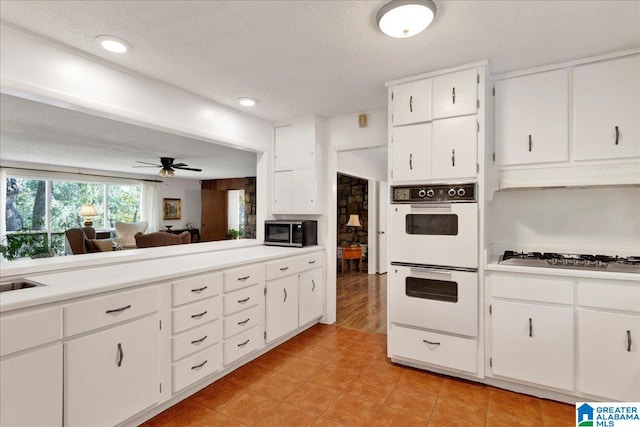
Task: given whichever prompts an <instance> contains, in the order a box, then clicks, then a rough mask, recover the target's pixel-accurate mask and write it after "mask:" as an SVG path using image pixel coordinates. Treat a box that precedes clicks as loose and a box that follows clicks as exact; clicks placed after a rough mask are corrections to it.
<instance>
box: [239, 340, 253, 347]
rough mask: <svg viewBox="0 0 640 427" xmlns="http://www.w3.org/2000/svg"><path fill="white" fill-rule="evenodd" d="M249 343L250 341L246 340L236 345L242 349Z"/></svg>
mask: <svg viewBox="0 0 640 427" xmlns="http://www.w3.org/2000/svg"><path fill="white" fill-rule="evenodd" d="M249 341H251V340H246V341H245V342H241V343H240V344H238V347H244V346H245V345H247V344H249Z"/></svg>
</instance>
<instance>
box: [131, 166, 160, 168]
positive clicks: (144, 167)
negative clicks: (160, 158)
mask: <svg viewBox="0 0 640 427" xmlns="http://www.w3.org/2000/svg"><path fill="white" fill-rule="evenodd" d="M131 167H132V168H161V167H162V166H156V165H149V166H131Z"/></svg>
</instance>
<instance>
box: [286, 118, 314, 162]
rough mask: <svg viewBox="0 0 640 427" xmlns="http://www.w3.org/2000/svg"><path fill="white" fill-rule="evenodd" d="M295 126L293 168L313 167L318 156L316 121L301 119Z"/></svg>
mask: <svg viewBox="0 0 640 427" xmlns="http://www.w3.org/2000/svg"><path fill="white" fill-rule="evenodd" d="M294 128H295V132H294V137H295V141H294V143H293V150H292V152H293V155H292V159H291V163H292V169H312V168H314V167H315V156H316V121H315V120H305V121H300V122H298V123H296V124H295V125H294Z"/></svg>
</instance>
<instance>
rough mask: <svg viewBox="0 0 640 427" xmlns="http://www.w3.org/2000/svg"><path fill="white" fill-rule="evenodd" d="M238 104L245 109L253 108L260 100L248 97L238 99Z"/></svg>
mask: <svg viewBox="0 0 640 427" xmlns="http://www.w3.org/2000/svg"><path fill="white" fill-rule="evenodd" d="M238 102H239V103H240V105H242V106H243V107H253V106H254V105H256V104H257V103H258V100H257V99H255V98H248V97H246V96H243V97H241V98H238Z"/></svg>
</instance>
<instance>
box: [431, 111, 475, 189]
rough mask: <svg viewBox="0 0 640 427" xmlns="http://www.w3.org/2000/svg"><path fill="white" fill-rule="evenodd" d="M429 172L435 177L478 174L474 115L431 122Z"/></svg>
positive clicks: (473, 176)
mask: <svg viewBox="0 0 640 427" xmlns="http://www.w3.org/2000/svg"><path fill="white" fill-rule="evenodd" d="M432 137H433V141H432V148H431V155H432V159H431V165H432V166H431V170H432V176H433V177H434V178H438V179H439V178H472V179H475V177H476V175H477V168H478V166H477V164H478V121H477V119H476V116H466V117H454V118H452V119H446V120H434V121H433V134H432Z"/></svg>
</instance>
